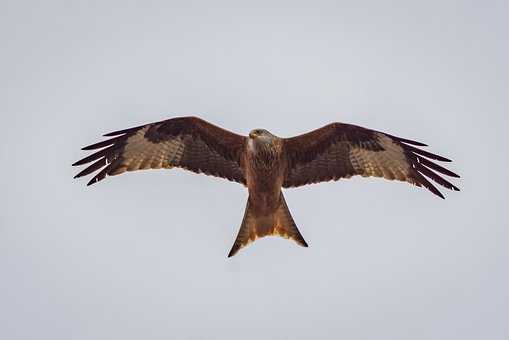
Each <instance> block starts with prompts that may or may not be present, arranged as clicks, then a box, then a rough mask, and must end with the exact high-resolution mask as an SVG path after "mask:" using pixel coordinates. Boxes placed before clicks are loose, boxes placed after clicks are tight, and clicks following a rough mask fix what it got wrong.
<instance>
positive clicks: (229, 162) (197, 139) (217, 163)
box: [73, 117, 246, 185]
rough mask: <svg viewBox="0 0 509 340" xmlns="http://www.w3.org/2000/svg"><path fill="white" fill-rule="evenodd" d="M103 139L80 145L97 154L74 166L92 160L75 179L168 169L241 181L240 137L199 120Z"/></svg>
mask: <svg viewBox="0 0 509 340" xmlns="http://www.w3.org/2000/svg"><path fill="white" fill-rule="evenodd" d="M104 136H106V137H113V138H111V139H108V140H105V141H102V142H99V143H96V144H92V145H89V146H86V147H84V148H83V149H82V150H95V149H100V150H99V151H97V152H95V153H94V154H92V155H90V156H88V157H85V158H83V159H81V160H79V161H77V162H76V163H74V164H73V166H76V165H83V164H87V163H90V162H94V163H92V165H90V166H88V167H87V168H86V169H85V170H83V171H81V172H80V173H78V174H77V175H76V176H75V178H77V177H82V176H85V175H88V174H90V173H92V172H94V171H97V170H100V171H99V172H98V173H97V174H96V175H95V176H94V177H93V178H92V179H91V180H90V182H88V185H91V184H94V183H96V182H98V181H100V180H102V179H104V178H105V177H106V176H107V175H109V176H113V175H118V174H121V173H123V172H125V171H134V170H143V169H159V168H172V167H180V168H184V169H187V170H190V171H193V172H196V173H204V174H207V175H212V176H217V177H223V178H226V179H228V180H230V181H235V182H239V183H242V184H245V183H246V180H245V177H244V173H243V171H242V169H241V165H240V159H241V153H242V150H243V145H244V142H245V137H243V136H240V135H237V134H235V133H232V132H230V131H227V130H224V129H222V128H220V127H217V126H215V125H212V124H210V123H208V122H206V121H204V120H202V119H200V118H196V117H180V118H173V119H168V120H165V121H161V122H157V123H152V124H147V125H142V126H138V127H134V128H130V129H126V130H120V131H115V132H111V133H107V134H105V135H104Z"/></svg>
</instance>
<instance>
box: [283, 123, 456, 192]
mask: <svg viewBox="0 0 509 340" xmlns="http://www.w3.org/2000/svg"><path fill="white" fill-rule="evenodd" d="M284 145H285V152H286V155H287V158H288V171H287V174H286V177H285V181H284V183H283V186H284V187H297V186H301V185H305V184H310V183H317V182H323V181H330V180H338V179H340V178H349V177H351V176H355V175H361V176H364V177H368V176H374V177H383V178H386V179H389V180H399V181H406V182H409V183H412V184H415V185H417V186H424V187H425V188H427V189H428V190H430V191H431V192H432V193H434V194H435V195H438V196H440V197H442V198H444V196H443V195H442V193H441V192H440V191H438V189H437V188H436V187H435V186H434V185H433V184H431V183H430V182H429V180H428V178H429V179H432V180H433V181H435V182H436V183H438V184H440V185H442V186H444V187H446V188H448V189H451V190H456V191H459V189H458V188H457V187H456V186H454V185H453V184H451V183H450V182H448V181H447V180H446V179H444V178H443V177H442V176H441V175H439V174H442V175H447V176H451V177H459V176H458V175H457V174H455V173H454V172H452V171H450V170H448V169H445V168H444V167H442V166H440V165H438V164H436V163H434V162H432V161H430V159H432V160H436V161H442V162H450V160H449V159H447V158H444V157H442V156H438V155H435V154H432V153H430V152H427V151H424V150H422V149H419V148H417V147H416V146H426V144H423V143H419V142H416V141H412V140H408V139H404V138H399V137H395V136H392V135H389V134H386V133H383V132H378V131H374V130H369V129H365V128H363V127H360V126H356V125H350V124H342V123H332V124H329V125H326V126H324V127H322V128H320V129H317V130H314V131H311V132H309V133H306V134H303V135H300V136H297V137H293V138H287V139H284Z"/></svg>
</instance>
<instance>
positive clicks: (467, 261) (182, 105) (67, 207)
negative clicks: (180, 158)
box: [0, 0, 509, 340]
mask: <svg viewBox="0 0 509 340" xmlns="http://www.w3.org/2000/svg"><path fill="white" fill-rule="evenodd" d="M508 9H509V8H508V3H507V1H484V2H479V1H454V2H448V1H439V2H433V1H426V2H424V1H414V2H413V3H412V2H409V1H401V2H396V1H394V2H390V3H387V2H386V3H385V4H382V2H379V1H376V2H365V1H355V2H354V1H352V2H350V3H347V2H339V1H309V2H301V1H291V2H290V1H287V2H278V3H276V2H274V1H270V2H263V1H256V2H251V5H246V4H243V5H239V4H236V5H235V4H234V3H233V2H231V3H227V2H224V1H214V2H212V1H210V2H202V3H199V2H192V1H182V2H173V1H160V2H156V1H143V2H142V1H138V2H136V1H117V2H113V1H109V2H105V1H100V2H89V1H86V2H85V1H82V2H71V1H44V2H35V1H5V0H4V1H2V2H1V3H0V28H1V29H0V36H1V42H2V53H1V55H0V58H1V61H2V62H1V63H0V70H1V74H2V76H1V78H0V86H1V100H0V112H1V115H2V116H1V117H2V126H3V128H4V129H3V133H2V134H1V136H0V139H1V140H0V161H1V165H2V169H3V170H2V176H1V177H0V186H1V187H2V188H3V190H2V192H3V195H1V196H0V204H1V206H2V210H1V212H0V273H1V279H0V301H1V303H0V338H2V339H66V340H67V339H172V338H182V339H239V338H242V339H244V338H245V339H259V338H264V339H282V338H283V339H284V338H287V339H310V338H316V339H391V340H392V339H413V340H419V339H490V340H494V339H507V338H508V337H509V323H508V322H507V315H509V293H508V290H507V287H508V286H509V277H508V269H507V268H508V265H507V263H508V260H509V247H508V246H507V245H508V237H509V230H508V227H509V223H508V219H507V214H506V213H505V212H504V209H507V202H506V195H507V193H506V189H507V183H508V171H507V168H508V165H509V163H508V159H507V158H508V157H507V146H508V145H507V144H508V143H507V140H506V136H505V135H506V131H507V128H506V126H507V123H508V118H507V108H508V107H509V93H508V90H507V89H508V88H509V67H508V62H507V61H508V60H509V50H508V48H507V32H508V31H509V22H508V20H507V17H508V15H509V11H508ZM187 114H196V115H199V116H201V117H203V118H205V119H207V120H209V121H211V122H213V123H215V124H218V125H221V126H224V127H225V128H227V129H230V130H233V131H235V132H238V133H243V134H246V133H247V132H248V131H249V130H251V129H252V128H256V127H263V128H267V129H268V130H270V131H272V132H273V133H275V134H277V135H280V136H292V135H296V134H299V133H303V132H305V131H308V130H310V129H314V128H318V127H320V126H322V125H324V124H326V123H329V122H332V121H343V122H349V123H354V124H358V125H362V126H365V127H369V128H374V129H377V130H381V131H385V132H388V133H391V134H395V135H399V136H401V137H407V138H411V139H416V140H419V141H424V142H426V143H428V144H430V149H429V150H431V151H432V152H436V153H439V154H443V155H444V156H447V157H450V158H452V159H453V160H454V163H452V165H451V169H452V170H453V171H457V172H459V173H460V174H461V175H462V179H461V180H459V181H455V183H456V184H458V185H459V186H460V187H461V188H462V191H461V192H459V193H456V192H450V191H447V192H446V190H444V193H445V194H446V196H447V199H446V200H445V201H443V200H441V199H439V198H437V197H435V196H433V195H432V194H431V193H429V192H427V191H426V190H423V189H419V188H417V187H413V186H410V185H407V184H404V183H394V182H388V181H383V180H380V179H364V178H355V179H352V180H349V181H340V182H336V183H332V182H331V183H326V184H319V185H313V186H308V187H304V188H299V189H292V190H287V191H285V196H286V200H287V202H288V205H289V207H290V210H291V212H292V213H293V216H294V218H295V220H296V222H297V224H298V226H299V229H300V230H301V232H302V234H303V235H304V237H305V239H306V240H307V242H308V243H309V244H310V247H309V248H307V249H306V248H301V247H299V246H297V245H296V244H295V243H293V242H291V241H288V240H284V239H278V238H265V239H262V240H259V241H257V242H255V243H254V244H252V245H250V246H249V247H248V248H245V249H244V250H242V251H241V252H240V253H239V254H238V255H237V256H235V257H233V258H232V259H227V258H226V255H227V253H228V251H229V249H230V247H231V245H232V243H233V241H234V239H235V236H236V233H237V230H238V227H239V225H240V222H241V219H242V216H243V212H244V206H245V201H246V198H247V193H246V190H245V189H244V188H243V187H241V186H239V185H237V184H234V183H230V182H227V181H224V180H221V179H215V178H212V177H207V176H198V175H195V174H191V173H187V172H184V171H181V170H171V171H168V170H166V171H164V170H159V171H155V170H153V171H146V172H137V173H130V174H127V175H122V176H117V177H114V178H108V179H106V180H105V181H103V182H101V183H100V184H99V185H96V186H93V187H90V188H87V187H86V186H85V183H86V180H79V181H76V180H73V179H72V176H73V175H74V174H75V173H76V170H77V169H73V168H71V167H70V164H71V163H72V162H73V161H75V160H77V159H79V158H81V157H83V156H84V155H85V153H84V152H82V151H80V148H81V147H82V146H84V145H87V144H89V143H93V142H95V141H98V140H99V138H100V136H101V134H102V133H105V132H109V131H112V130H117V129H122V128H127V127H131V126H135V125H139V124H143V123H149V122H153V121H157V120H161V119H165V118H171V117H174V116H178V115H187Z"/></svg>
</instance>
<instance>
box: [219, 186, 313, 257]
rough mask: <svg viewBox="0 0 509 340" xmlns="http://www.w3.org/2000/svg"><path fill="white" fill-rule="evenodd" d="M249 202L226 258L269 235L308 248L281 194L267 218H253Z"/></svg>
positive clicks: (253, 214)
mask: <svg viewBox="0 0 509 340" xmlns="http://www.w3.org/2000/svg"><path fill="white" fill-rule="evenodd" d="M249 202H250V199H249V198H248V200H247V204H246V211H245V212H244V218H243V220H242V224H241V225H240V230H239V233H238V235H237V238H236V239H235V243H234V244H233V247H232V249H231V250H230V253H229V254H228V257H232V256H233V255H235V254H236V253H237V252H238V251H239V250H240V249H242V248H244V247H245V246H247V245H248V244H250V243H251V242H253V241H255V240H256V239H258V238H260V237H264V236H270V235H277V236H281V237H284V238H288V239H292V240H294V241H295V242H297V243H298V244H300V245H301V246H303V247H307V246H308V244H307V243H306V241H305V240H304V238H303V237H302V235H301V233H300V231H299V229H297V226H296V225H295V222H294V221H293V218H292V215H291V214H290V210H288V206H287V205H286V202H285V198H284V196H283V193H281V198H280V203H279V207H278V208H277V209H276V211H275V212H274V213H273V214H271V215H269V216H255V213H254V211H253V209H252V208H251V207H250V203H249Z"/></svg>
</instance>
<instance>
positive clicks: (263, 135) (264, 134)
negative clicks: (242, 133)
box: [249, 129, 275, 142]
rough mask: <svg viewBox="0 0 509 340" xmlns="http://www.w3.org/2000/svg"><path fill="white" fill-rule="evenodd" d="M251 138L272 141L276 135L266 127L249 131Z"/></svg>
mask: <svg viewBox="0 0 509 340" xmlns="http://www.w3.org/2000/svg"><path fill="white" fill-rule="evenodd" d="M249 138H250V139H253V140H256V141H259V142H263V141H267V142H269V141H272V140H273V139H274V138H275V136H274V135H273V134H272V133H270V132H269V131H267V130H265V129H254V130H252V131H251V132H249Z"/></svg>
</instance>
